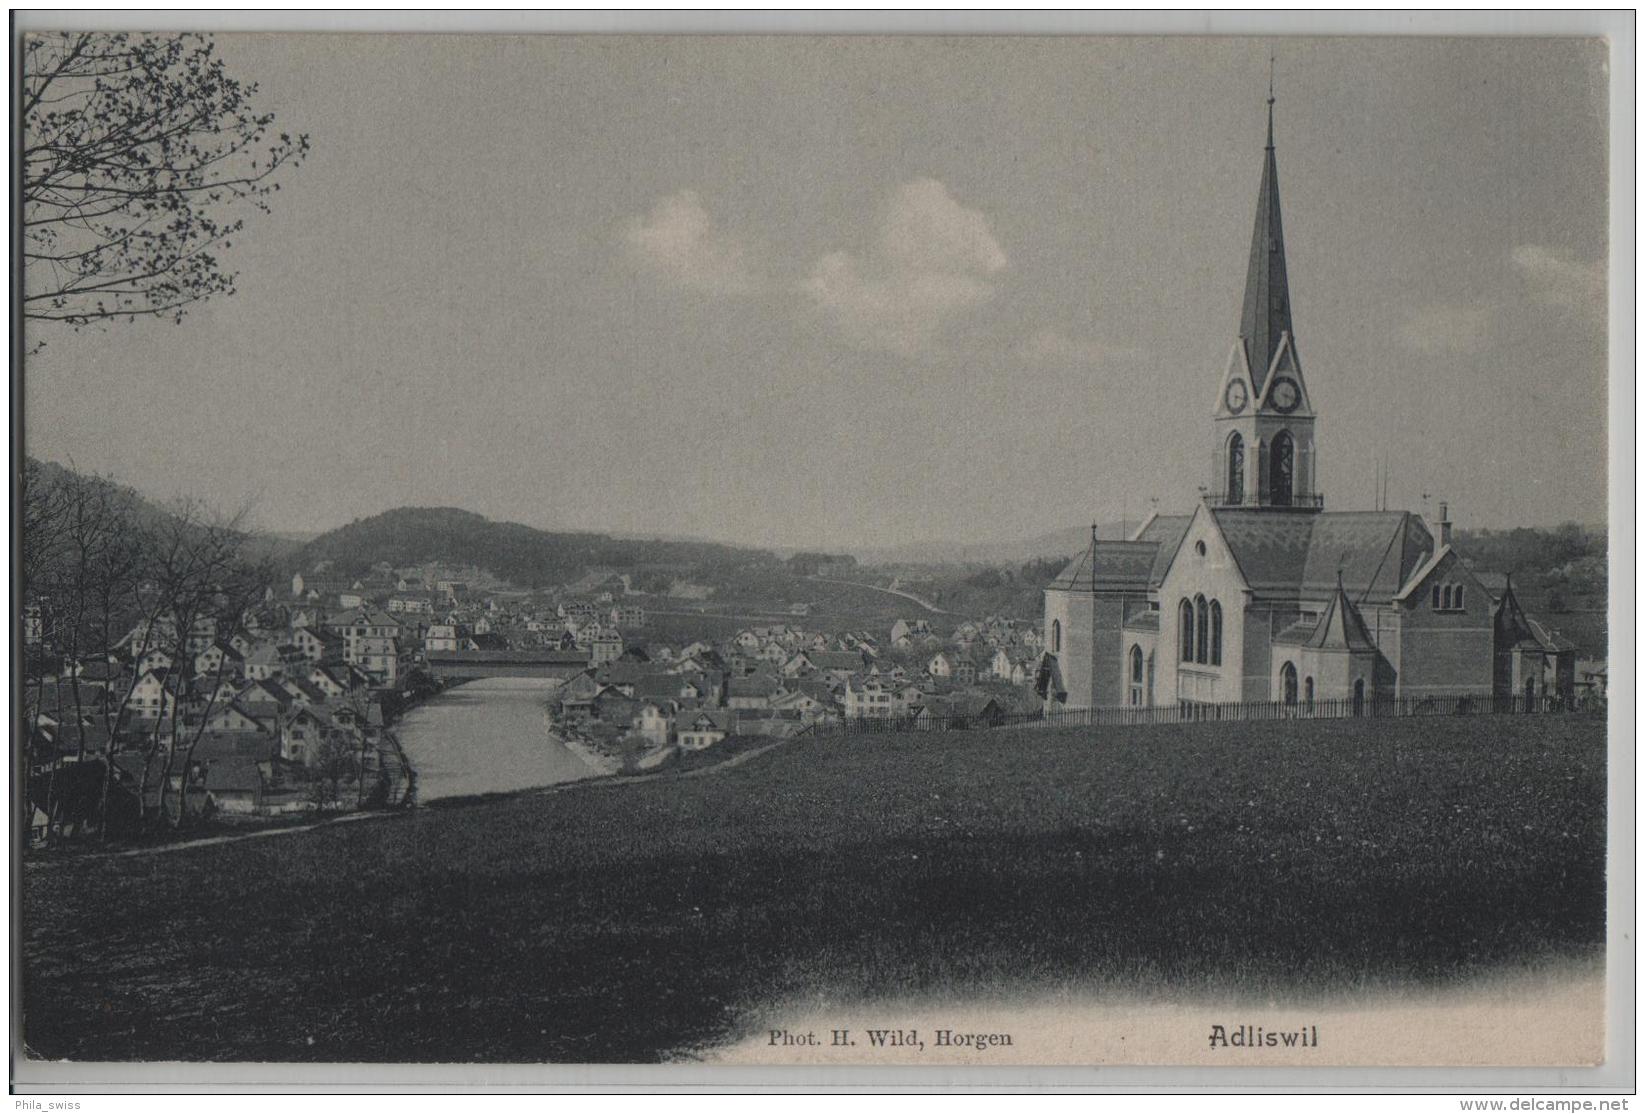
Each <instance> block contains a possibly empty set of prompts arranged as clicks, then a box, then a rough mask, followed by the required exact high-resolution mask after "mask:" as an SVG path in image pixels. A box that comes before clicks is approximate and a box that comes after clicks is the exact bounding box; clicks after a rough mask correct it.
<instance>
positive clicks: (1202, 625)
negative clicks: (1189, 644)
mask: <svg viewBox="0 0 1645 1114" xmlns="http://www.w3.org/2000/svg"><path fill="white" fill-rule="evenodd" d="M1210 640H1211V618H1210V614H1209V613H1208V612H1207V610H1206V607H1205V597H1204V596H1195V597H1194V660H1195V661H1197V662H1199V663H1200V664H1201V665H1204V664H1205V663H1206V662H1207V661H1209V660H1210V648H1209V646H1210Z"/></svg>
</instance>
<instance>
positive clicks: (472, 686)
mask: <svg viewBox="0 0 1645 1114" xmlns="http://www.w3.org/2000/svg"><path fill="white" fill-rule="evenodd" d="M1614 45H1615V44H1614V43H1612V42H1611V41H1609V40H1607V39H1605V38H1601V37H1581V36H1566V37H1555V36H1520V37H1487V36H1483V35H1476V36H1472V37H1468V36H1425V37H1424V36H1417V37H1405V38H1387V37H1350V36H1336V37H1330V36H1327V37H1287V36H1267V37H1263V36H1255V35H1250V36H1223V37H1214V36H1194V35H1176V36H1153V37H1149V36H1142V37H1120V36H1106V37H1105V36H1101V35H1063V36H1033V35H942V36H939V35H868V36H844V35H729V36H706V35H629V34H613V35H600V34H589V35H567V34H470V35H455V34H342V33H339V34H323V33H261V34H253V33H234V32H215V31H214V32H200V33H185V32H181V31H175V30H171V31H132V32H116V31H112V30H68V31H59V30H36V31H29V32H28V33H27V34H24V35H22V36H21V37H20V39H19V44H18V51H19V65H20V82H21V84H20V93H19V96H20V101H19V117H18V120H19V127H20V134H19V136H18V154H17V159H18V171H19V183H20V185H19V187H18V195H17V196H18V207H19V209H20V225H19V226H18V229H17V232H16V238H15V239H14V241H13V251H14V259H15V260H18V261H19V262H20V266H21V268H22V270H21V276H22V277H21V283H20V286H19V288H18V292H17V296H16V303H15V305H16V312H17V315H18V316H17V329H18V331H17V334H16V338H15V339H16V342H17V362H16V363H14V384H16V385H17V386H18V388H19V389H20V391H21V400H22V409H21V423H20V429H19V431H18V432H19V435H20V437H19V441H18V444H19V459H18V460H17V462H16V463H17V468H18V475H19V476H20V477H21V479H20V485H19V488H18V492H17V498H18V500H19V507H20V509H19V525H18V539H19V546H20V548H19V550H18V554H17V558H16V560H17V565H16V569H15V571H16V573H17V578H18V579H17V583H18V584H19V585H20V587H19V593H18V594H17V595H15V596H14V604H15V606H16V618H17V621H18V624H19V626H18V631H19V640H18V658H17V663H18V664H17V669H16V673H15V677H14V704H13V707H14V716H15V718H14V721H13V726H14V732H13V738H14V739H15V740H16V743H15V752H14V758H15V762H16V766H17V771H18V775H19V776H18V793H17V798H16V803H17V806H18V808H19V809H20V815H19V818H18V819H19V821H20V822H19V823H17V824H16V825H14V833H16V834H15V836H14V838H15V840H16V843H17V846H16V848H15V851H16V854H17V857H18V868H17V871H18V874H17V876H18V880H19V881H18V899H19V904H18V906H17V917H16V921H15V924H14V933H15V934H16V940H17V946H18V959H17V970H18V973H19V980H18V982H17V983H16V984H14V986H15V987H16V992H15V993H16V1007H17V1008H18V1010H19V1011H20V1018H21V1022H20V1025H21V1029H20V1039H19V1045H18V1058H17V1060H16V1067H15V1071H16V1072H17V1073H18V1077H19V1078H20V1079H22V1078H25V1077H26V1076H27V1075H28V1073H29V1072H31V1071H36V1070H44V1069H46V1068H48V1067H52V1066H56V1067H58V1068H62V1067H64V1066H65V1065H67V1066H72V1065H74V1064H91V1063H96V1064H103V1065H110V1064H112V1065H116V1066H118V1065H131V1066H136V1065H141V1064H145V1063H157V1062H166V1063H180V1064H182V1065H222V1064H285V1065H299V1066H302V1065H307V1066H318V1065H331V1064H365V1065H378V1066H379V1067H380V1070H382V1071H385V1072H386V1071H389V1070H390V1069H389V1068H388V1067H387V1066H389V1065H400V1066H405V1067H407V1068H409V1067H410V1066H411V1065H493V1066H501V1065H550V1066H552V1065H646V1064H650V1065H656V1064H665V1065H677V1066H689V1067H691V1068H693V1069H694V1070H695V1069H712V1068H720V1067H727V1066H738V1065H762V1066H775V1067H794V1066H799V1065H805V1066H852V1067H857V1068H862V1067H871V1068H881V1067H891V1066H910V1065H912V1066H924V1067H935V1066H944V1067H974V1066H983V1067H987V1068H1006V1067H1024V1066H1041V1067H1044V1066H1064V1067H1114V1066H1148V1067H1173V1066H1174V1067H1210V1068H1222V1069H1232V1068H1248V1067H1263V1068H1275V1067H1290V1068H1295V1067H1306V1068H1333V1069H1341V1068H1350V1067H1355V1068H1357V1067H1370V1068H1382V1067H1428V1068H1454V1069H1459V1070H1460V1069H1475V1068H1497V1067H1518V1068H1528V1067H1550V1068H1552V1067H1557V1068H1572V1069H1581V1068H1592V1067H1594V1066H1596V1065H1600V1064H1602V1063H1605V1062H1606V1061H1607V1057H1608V1053H1607V985H1608V984H1607V978H1608V974H1613V973H1614V972H1613V971H1612V970H1611V968H1610V967H1609V966H1608V958H1607V940H1608V930H1616V929H1618V924H1619V923H1618V922H1617V921H1616V920H1615V916H1616V913H1615V911H1614V908H1613V909H1612V910H1611V911H1610V912H1608V900H1613V899H1616V898H1617V893H1618V891H1617V890H1616V888H1615V887H1616V885H1617V884H1618V883H1617V882H1616V880H1615V878H1611V879H1610V880H1609V881H1608V874H1607V862H1608V859H1607V856H1608V852H1613V851H1615V850H1616V849H1615V848H1608V843H1607V831H1608V822H1609V821H1611V820H1612V819H1614V815H1613V811H1612V810H1613V808H1614V805H1613V804H1612V801H1611V798H1609V797H1608V786H1609V785H1610V779H1611V778H1612V777H1613V776H1614V775H1615V773H1616V770H1615V769H1614V768H1613V766H1612V764H1611V762H1610V761H1609V760H1608V747H1607V740H1608V732H1610V731H1613V730H1616V729H1617V724H1616V723H1615V722H1613V717H1612V713H1611V712H1610V711H1609V708H1610V704H1611V702H1612V699H1613V695H1612V694H1611V692H1610V691H1609V689H1610V685H1611V684H1612V683H1613V682H1612V679H1611V674H1610V669H1609V667H1608V663H1609V662H1610V661H1611V659H1612V656H1613V654H1612V650H1611V641H1612V637H1613V635H1612V620H1611V619H1610V615H1609V613H1608V607H1609V606H1610V602H1611V601H1612V599H1613V592H1614V591H1615V586H1614V584H1613V577H1614V575H1617V574H1613V570H1612V568H1611V554H1612V552H1613V548H1612V546H1613V541H1612V538H1611V535H1612V533H1613V529H1614V528H1615V529H1622V532H1623V533H1625V534H1626V535H1627V536H1628V537H1630V538H1631V536H1632V524H1631V522H1630V523H1622V524H1618V523H1616V522H1613V521H1612V516H1613V512H1612V506H1613V504H1612V502H1611V490H1612V483H1613V480H1614V479H1615V477H1613V476H1612V468H1611V464H1610V457H1609V452H1610V448H1609V442H1608V439H1607V438H1608V433H1607V431H1608V429H1609V428H1610V427H1609V423H1611V422H1613V421H1615V420H1616V419H1615V418H1614V417H1613V415H1612V405H1613V401H1614V400H1613V398H1612V397H1611V395H1610V386H1609V384H1610V379H1609V368H1610V366H1611V359H1612V340H1611V333H1610V329H1611V326H1612V325H1613V324H1614V321H1613V311H1612V309H1611V306H1612V302H1611V300H1610V294H1611V291H1612V284H1613V280H1612V278H1611V275H1612V271H1611V264H1612V255H1613V248H1612V244H1613V239H1612V237H1613V231H1614V230H1613V227H1612V222H1611V215H1610V214H1611V201H1612V193H1611V186H1610V183H1611V176H1610V175H1611V169H1610V161H1609V160H1610V138H1609V137H1610V134H1611V131H1610V127H1611V122H1612V121H1611V114H1612V111H1613V106H1612V104H1611V102H1610V99H1609V97H1610V92H1609V91H1610V87H1611V86H1610V67H1611V65H1612V64H1613V63H1612V53H1611V52H1612V49H1613V46H1614ZM1630 482H1631V480H1630ZM1630 544H1631V543H1630ZM1620 575H1622V576H1624V577H1626V576H1627V573H1626V571H1625V570H1623V571H1622V572H1621V573H1620ZM1628 660H1630V661H1631V658H1629V659H1628ZM1615 683H1616V684H1618V685H1620V686H1626V685H1627V684H1628V678H1627V676H1626V675H1624V676H1623V677H1622V679H1621V680H1618V681H1616V682H1615ZM1628 707H1629V708H1630V709H1631V704H1630V705H1628ZM1630 715H1631V712H1630ZM1626 800H1627V809H1628V811H1629V815H1631V809H1632V802H1631V794H1630V795H1629V796H1628V797H1627V798H1626ZM1630 862H1631V860H1630ZM1629 869H1630V870H1631V866H1630V867H1629ZM1630 892H1631V891H1630ZM1631 915H1632V914H1631V909H1630V910H1629V911H1628V913H1627V916H1629V917H1631ZM1629 923H1631V922H1629ZM1630 946H1631V945H1630ZM1609 962H1615V960H1614V958H1613V959H1612V960H1610V961H1609ZM1629 962H1630V963H1631V959H1630V960H1629ZM385 1078H392V1076H385Z"/></svg>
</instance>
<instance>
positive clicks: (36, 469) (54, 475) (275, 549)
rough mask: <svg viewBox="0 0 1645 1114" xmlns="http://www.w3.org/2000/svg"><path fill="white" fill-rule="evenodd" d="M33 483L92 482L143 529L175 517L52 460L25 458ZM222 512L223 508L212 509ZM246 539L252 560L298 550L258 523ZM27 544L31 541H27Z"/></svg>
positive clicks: (126, 489)
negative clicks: (127, 509) (76, 479)
mask: <svg viewBox="0 0 1645 1114" xmlns="http://www.w3.org/2000/svg"><path fill="white" fill-rule="evenodd" d="M24 461H25V465H26V468H27V471H28V476H29V482H31V483H35V484H38V485H39V486H40V489H41V490H42V491H49V490H50V489H52V488H55V487H58V486H60V485H62V484H64V483H67V482H68V481H69V480H71V479H72V478H73V477H76V476H79V477H82V478H85V479H89V480H90V481H91V482H92V483H93V484H96V485H101V486H102V487H104V488H106V489H108V490H109V491H110V492H112V493H113V494H115V495H117V496H118V497H119V499H120V500H121V501H122V502H124V503H126V504H127V505H128V506H130V508H131V513H132V518H133V520H134V521H136V522H137V524H138V525H139V526H148V527H152V526H156V525H158V524H159V523H161V522H163V521H164V520H166V519H168V518H170V517H171V516H172V510H171V507H170V506H169V505H168V504H167V503H166V502H164V501H161V500H157V499H154V498H151V497H150V496H147V495H144V494H143V493H142V492H140V491H138V490H137V489H136V488H133V487H130V486H128V485H126V484H122V483H119V482H117V481H115V480H113V479H110V478H109V477H107V476H99V475H96V474H89V473H82V472H78V471H76V470H75V469H73V468H69V467H67V466H66V465H62V464H58V463H57V462H55V461H51V460H38V459H36V458H34V457H25V458H24ZM208 509H209V510H217V511H220V510H222V508H208ZM242 536H243V537H244V539H245V548H244V551H243V552H244V553H245V555H246V556H247V557H249V558H251V559H252V560H260V559H265V558H266V559H268V560H271V561H275V562H279V561H283V560H285V559H286V558H288V557H289V556H290V555H291V554H292V553H293V552H294V551H295V550H296V549H297V547H298V544H299V543H298V542H296V541H295V540H293V539H292V538H290V537H288V536H285V535H281V534H271V533H264V532H261V531H258V530H257V529H256V528H255V522H253V524H252V527H251V528H249V529H247V530H246V531H245V532H244V533H243V535H242ZM24 541H25V544H26V543H27V539H24Z"/></svg>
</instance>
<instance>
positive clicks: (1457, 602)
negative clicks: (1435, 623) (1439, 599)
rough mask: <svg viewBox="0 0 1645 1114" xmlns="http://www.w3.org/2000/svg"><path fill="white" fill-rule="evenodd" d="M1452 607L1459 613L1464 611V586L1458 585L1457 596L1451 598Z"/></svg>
mask: <svg viewBox="0 0 1645 1114" xmlns="http://www.w3.org/2000/svg"><path fill="white" fill-rule="evenodd" d="M1451 606H1452V607H1454V608H1456V609H1457V610H1458V611H1461V610H1462V585H1460V584H1458V585H1457V591H1456V595H1454V596H1452V597H1451Z"/></svg>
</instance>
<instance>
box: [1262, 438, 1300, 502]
mask: <svg viewBox="0 0 1645 1114" xmlns="http://www.w3.org/2000/svg"><path fill="white" fill-rule="evenodd" d="M1295 473H1296V442H1295V441H1293V440H1292V439H1291V435H1290V434H1289V433H1285V432H1281V433H1280V434H1278V435H1277V436H1276V437H1275V438H1274V445H1273V447H1272V448H1271V449H1269V450H1268V501H1269V502H1270V503H1272V504H1273V505H1274V506H1276V507H1289V506H1290V505H1291V484H1292V478H1293V476H1294V475H1295Z"/></svg>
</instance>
